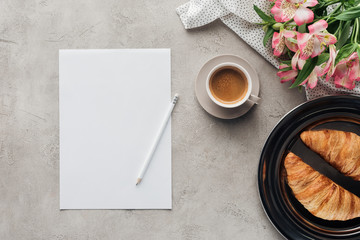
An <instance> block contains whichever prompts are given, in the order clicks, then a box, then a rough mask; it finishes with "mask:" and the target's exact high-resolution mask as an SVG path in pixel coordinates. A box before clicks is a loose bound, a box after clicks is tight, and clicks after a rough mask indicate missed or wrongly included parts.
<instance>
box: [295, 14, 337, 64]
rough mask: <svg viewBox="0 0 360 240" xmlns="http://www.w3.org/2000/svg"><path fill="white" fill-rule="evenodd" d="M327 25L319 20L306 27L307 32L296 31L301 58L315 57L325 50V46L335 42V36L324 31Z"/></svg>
mask: <svg viewBox="0 0 360 240" xmlns="http://www.w3.org/2000/svg"><path fill="white" fill-rule="evenodd" d="M327 27H328V24H327V22H326V21H325V20H320V21H317V22H316V23H314V24H312V25H310V26H309V27H308V28H309V33H297V41H298V46H299V49H300V52H301V54H300V58H301V59H303V60H306V59H308V58H309V57H311V58H313V57H316V56H318V55H320V54H321V53H322V52H323V51H324V50H325V48H326V46H329V45H330V44H334V43H336V41H337V40H336V37H335V36H334V35H332V34H330V33H328V32H326V31H325V30H326V28H327Z"/></svg>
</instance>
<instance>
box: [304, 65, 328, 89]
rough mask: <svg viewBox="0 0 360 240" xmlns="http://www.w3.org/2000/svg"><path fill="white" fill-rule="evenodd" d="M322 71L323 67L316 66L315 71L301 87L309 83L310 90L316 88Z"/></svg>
mask: <svg viewBox="0 0 360 240" xmlns="http://www.w3.org/2000/svg"><path fill="white" fill-rule="evenodd" d="M322 71H323V68H322V67H321V66H316V67H315V68H314V70H313V71H312V72H311V73H310V75H309V76H308V77H307V78H306V79H305V80H304V81H303V82H302V83H301V84H300V85H304V84H306V83H307V86H308V87H309V88H314V87H316V84H317V81H318V79H319V78H318V77H319V76H321V74H322Z"/></svg>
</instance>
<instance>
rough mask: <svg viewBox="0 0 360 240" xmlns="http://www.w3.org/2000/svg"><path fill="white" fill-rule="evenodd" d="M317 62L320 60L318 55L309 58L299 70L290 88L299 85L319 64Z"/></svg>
mask: <svg viewBox="0 0 360 240" xmlns="http://www.w3.org/2000/svg"><path fill="white" fill-rule="evenodd" d="M317 62H318V57H314V58H309V59H308V60H306V63H305V65H304V67H303V69H302V70H301V71H300V72H299V74H298V76H297V78H296V80H295V82H294V83H293V85H291V87H290V88H296V87H297V86H299V85H300V84H301V83H302V82H303V81H304V80H305V79H306V78H307V77H308V76H309V75H310V73H311V72H312V71H313V70H314V68H315V66H316V65H317Z"/></svg>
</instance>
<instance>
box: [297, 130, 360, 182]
mask: <svg viewBox="0 0 360 240" xmlns="http://www.w3.org/2000/svg"><path fill="white" fill-rule="evenodd" d="M300 138H301V140H302V141H303V142H304V143H305V145H307V146H308V147H309V148H310V149H311V150H313V151H314V152H316V153H318V154H319V155H320V156H321V157H322V158H324V159H325V160H326V161H327V162H328V163H330V165H331V166H333V167H334V168H336V169H337V170H338V171H340V172H341V173H343V174H344V175H345V176H349V177H351V178H353V179H354V180H357V181H360V137H359V136H358V135H356V134H355V133H351V132H343V131H336V130H318V131H304V132H302V133H301V134H300Z"/></svg>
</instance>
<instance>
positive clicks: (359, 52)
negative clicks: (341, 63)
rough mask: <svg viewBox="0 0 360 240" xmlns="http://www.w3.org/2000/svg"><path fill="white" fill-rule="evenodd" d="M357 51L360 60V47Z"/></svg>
mask: <svg viewBox="0 0 360 240" xmlns="http://www.w3.org/2000/svg"><path fill="white" fill-rule="evenodd" d="M356 51H357V54H358V57H359V58H360V45H358V47H357V49H356Z"/></svg>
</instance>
